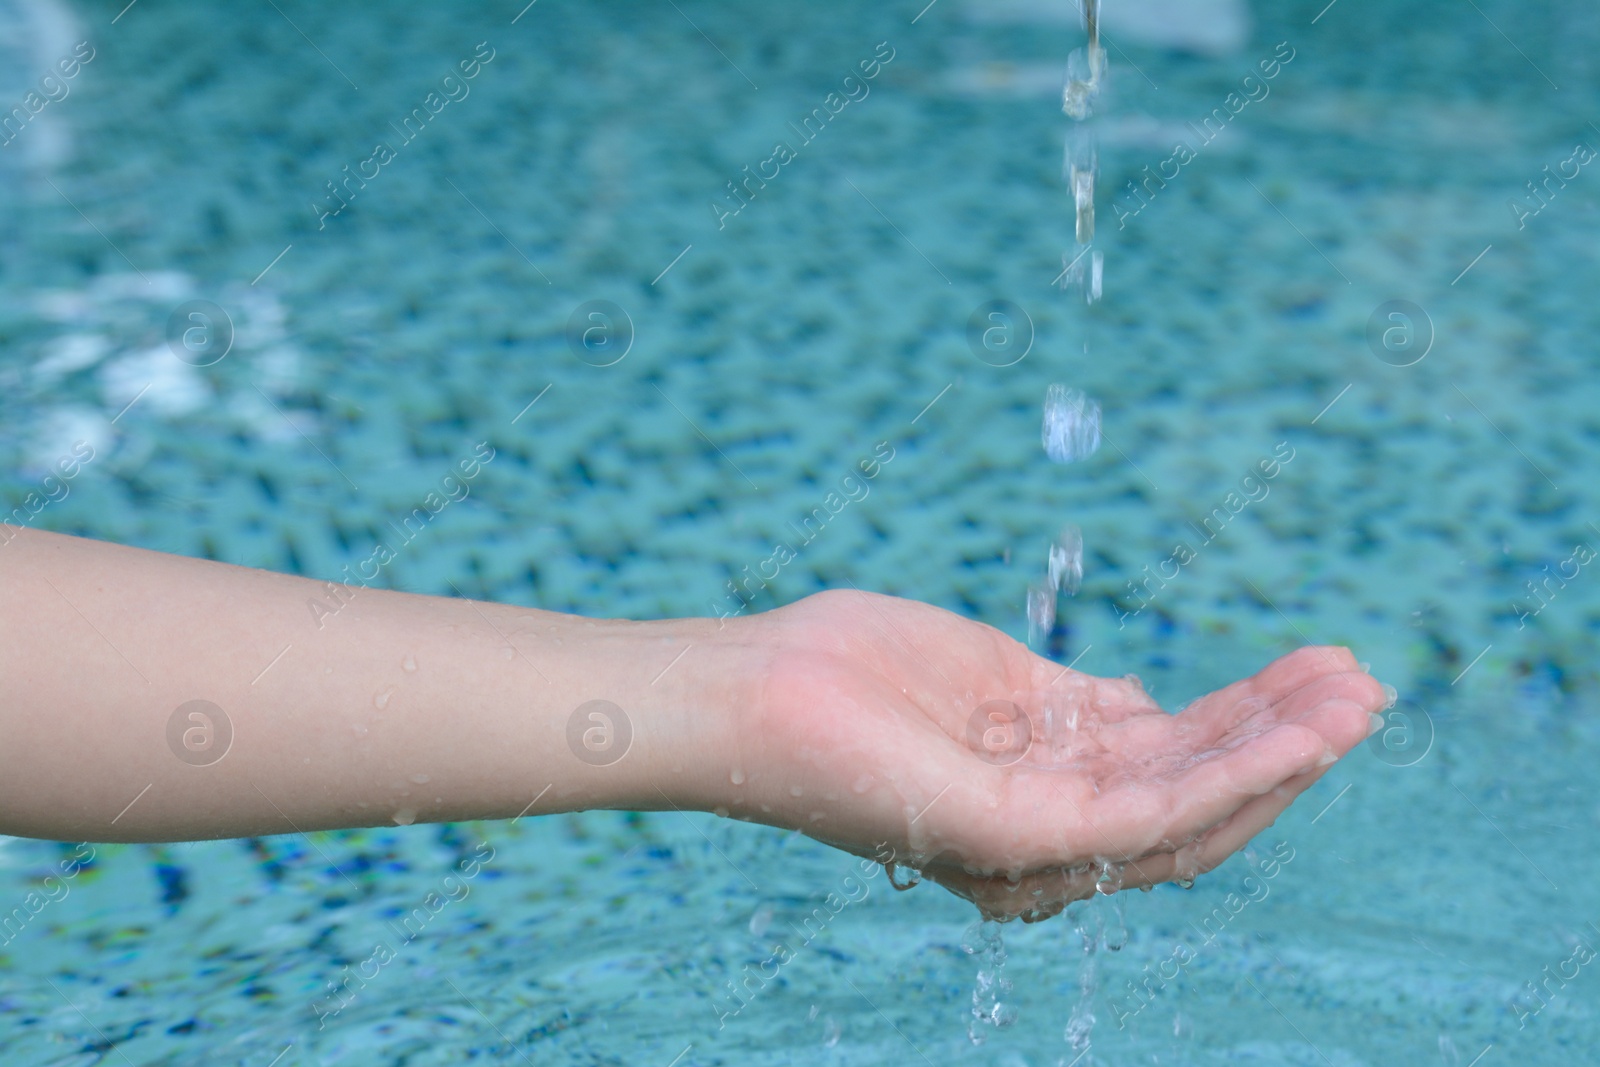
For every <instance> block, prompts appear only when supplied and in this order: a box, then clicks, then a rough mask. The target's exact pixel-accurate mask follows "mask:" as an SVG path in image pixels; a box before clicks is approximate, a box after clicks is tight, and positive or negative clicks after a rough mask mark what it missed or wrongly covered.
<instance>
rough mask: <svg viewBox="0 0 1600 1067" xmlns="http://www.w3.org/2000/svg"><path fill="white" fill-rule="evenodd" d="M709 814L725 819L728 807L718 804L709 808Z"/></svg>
mask: <svg viewBox="0 0 1600 1067" xmlns="http://www.w3.org/2000/svg"><path fill="white" fill-rule="evenodd" d="M711 814H713V815H715V816H716V817H717V818H719V819H726V818H727V817H728V809H727V808H724V807H722V806H721V805H720V804H719V805H718V806H717V807H714V808H712V809H711Z"/></svg>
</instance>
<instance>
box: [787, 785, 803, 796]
mask: <svg viewBox="0 0 1600 1067" xmlns="http://www.w3.org/2000/svg"><path fill="white" fill-rule="evenodd" d="M789 795H790V796H792V797H803V796H805V795H806V791H805V790H804V789H801V788H800V787H799V786H797V785H791V786H790V787H789Z"/></svg>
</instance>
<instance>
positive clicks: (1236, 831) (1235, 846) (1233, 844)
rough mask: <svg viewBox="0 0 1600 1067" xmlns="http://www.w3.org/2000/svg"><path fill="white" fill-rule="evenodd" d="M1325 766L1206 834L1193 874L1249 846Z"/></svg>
mask: <svg viewBox="0 0 1600 1067" xmlns="http://www.w3.org/2000/svg"><path fill="white" fill-rule="evenodd" d="M1327 773H1328V768H1327V767H1318V768H1316V769H1315V770H1312V771H1308V772H1307V773H1305V774H1301V775H1296V776H1295V777H1293V778H1291V779H1289V780H1288V781H1287V782H1285V783H1283V785H1281V786H1279V787H1278V788H1277V789H1274V790H1273V791H1272V792H1270V793H1268V794H1266V795H1265V796H1261V797H1257V798H1256V799H1255V800H1253V801H1251V802H1250V803H1248V804H1246V805H1245V806H1244V807H1242V808H1240V809H1239V811H1238V812H1237V813H1235V815H1234V816H1233V818H1231V819H1229V820H1228V821H1227V822H1226V823H1224V824H1223V825H1221V826H1218V827H1216V828H1215V829H1214V830H1212V831H1211V832H1209V833H1207V834H1206V835H1205V836H1204V837H1203V838H1202V839H1201V840H1200V841H1199V842H1198V843H1197V844H1198V848H1196V849H1195V851H1194V853H1193V855H1192V858H1190V863H1191V865H1192V870H1193V873H1194V874H1204V873H1206V872H1208V871H1211V870H1214V869H1215V868H1217V867H1219V866H1221V865H1222V863H1223V861H1225V860H1226V859H1227V858H1228V857H1229V856H1231V855H1233V854H1234V853H1235V852H1237V851H1239V850H1240V849H1241V848H1244V847H1245V846H1246V845H1248V844H1249V843H1250V842H1251V841H1252V840H1253V839H1254V838H1255V837H1256V836H1257V835H1259V834H1260V833H1261V832H1262V831H1264V830H1266V829H1267V828H1268V827H1270V826H1271V825H1272V824H1273V823H1275V822H1277V820H1278V816H1280V815H1282V814H1283V812H1284V811H1285V809H1287V808H1288V807H1289V805H1290V804H1292V803H1294V801H1295V800H1296V799H1298V798H1299V797H1300V795H1301V794H1302V793H1304V792H1305V791H1306V790H1307V789H1310V788H1311V787H1312V786H1313V785H1315V784H1316V783H1317V782H1318V781H1320V780H1321V778H1322V776H1323V775H1325V774H1327Z"/></svg>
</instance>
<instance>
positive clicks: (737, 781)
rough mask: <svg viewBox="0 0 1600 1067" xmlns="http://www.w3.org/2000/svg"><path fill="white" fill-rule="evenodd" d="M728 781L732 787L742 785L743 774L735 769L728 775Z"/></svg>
mask: <svg viewBox="0 0 1600 1067" xmlns="http://www.w3.org/2000/svg"><path fill="white" fill-rule="evenodd" d="M728 781H730V782H732V783H733V784H734V785H744V772H743V771H741V770H740V769H739V768H737V767H735V768H734V769H733V773H732V774H730V775H728Z"/></svg>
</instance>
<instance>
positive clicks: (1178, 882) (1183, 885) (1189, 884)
mask: <svg viewBox="0 0 1600 1067" xmlns="http://www.w3.org/2000/svg"><path fill="white" fill-rule="evenodd" d="M1172 884H1173V885H1175V886H1177V887H1178V888H1179V889H1193V888H1194V879H1193V878H1189V877H1187V876H1185V877H1183V878H1174V879H1173V880H1172Z"/></svg>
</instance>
